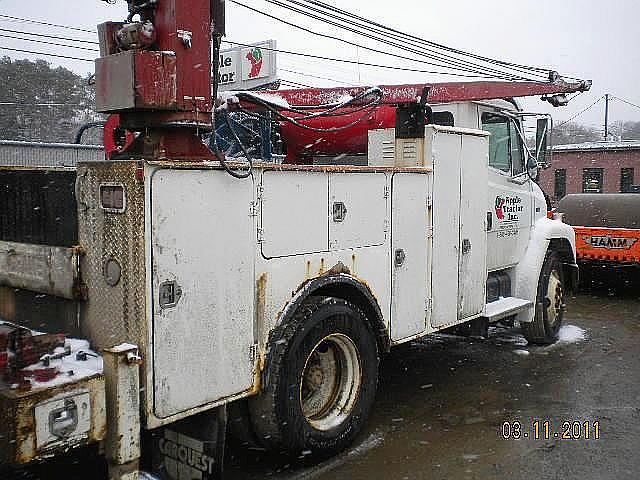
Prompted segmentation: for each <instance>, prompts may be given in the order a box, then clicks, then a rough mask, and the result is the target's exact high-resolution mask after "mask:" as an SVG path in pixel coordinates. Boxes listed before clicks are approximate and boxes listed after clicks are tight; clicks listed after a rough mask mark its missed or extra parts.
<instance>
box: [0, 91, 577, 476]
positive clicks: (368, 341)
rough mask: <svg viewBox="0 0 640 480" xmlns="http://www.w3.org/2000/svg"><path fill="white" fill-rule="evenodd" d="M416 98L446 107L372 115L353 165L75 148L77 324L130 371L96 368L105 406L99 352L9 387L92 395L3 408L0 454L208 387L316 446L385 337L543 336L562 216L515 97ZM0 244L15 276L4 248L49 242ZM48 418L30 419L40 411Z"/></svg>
mask: <svg viewBox="0 0 640 480" xmlns="http://www.w3.org/2000/svg"><path fill="white" fill-rule="evenodd" d="M433 109H434V111H436V112H438V111H440V112H449V113H450V114H451V115H452V116H453V119H454V126H453V127H451V126H438V125H427V126H425V127H423V128H422V132H423V133H422V134H421V135H420V136H419V137H414V138H396V132H395V129H385V130H372V131H371V132H370V135H369V157H368V164H367V165H365V166H351V165H338V166H336V165H331V166H323V165H282V164H256V165H254V170H253V175H252V176H251V177H249V178H247V179H237V178H234V177H232V176H231V175H229V174H227V172H226V171H225V170H224V169H223V168H222V167H221V166H220V165H219V164H218V163H202V162H198V163H195V162H193V163H190V162H171V161H100V162H87V163H80V164H79V166H78V168H77V179H76V189H75V192H76V196H77V204H78V228H79V238H78V244H79V245H80V248H76V249H69V252H70V254H69V256H68V257H65V258H67V259H68V261H69V262H71V263H74V262H78V268H79V270H78V271H79V272H80V278H81V281H82V283H83V289H84V290H85V298H86V300H85V301H83V302H81V303H80V309H79V311H78V320H79V327H80V331H81V332H82V335H83V337H84V338H87V339H89V340H90V342H91V347H92V349H93V350H94V351H101V350H102V349H108V350H107V351H108V352H109V353H107V356H110V355H117V353H118V352H126V353H129V354H131V353H132V352H134V353H135V356H133V357H132V358H133V359H134V360H137V359H138V358H141V359H142V363H141V365H140V367H138V363H137V361H135V362H134V363H133V367H131V366H129V364H128V363H127V364H126V365H127V367H126V368H125V367H113V368H114V370H115V371H119V370H122V369H123V368H124V370H125V371H126V374H123V373H122V372H120V373H119V374H115V373H114V376H115V378H116V379H117V378H119V377H121V376H124V378H126V379H127V380H126V381H123V380H120V383H119V384H118V388H120V389H121V388H129V389H130V390H129V391H128V393H127V391H126V390H125V391H119V390H118V389H116V387H115V386H114V387H113V388H114V389H116V390H117V392H116V393H117V396H118V399H117V401H116V400H114V402H115V404H120V403H123V404H124V406H121V408H124V409H125V411H120V410H118V412H119V413H118V418H113V417H112V416H113V415H115V414H114V413H111V414H110V415H108V409H107V410H106V412H105V407H104V403H105V400H104V398H103V396H104V391H103V389H104V378H103V377H104V374H103V373H102V372H95V375H94V377H92V378H90V380H91V381H87V380H86V379H85V380H82V381H80V382H79V383H77V384H76V382H75V380H74V377H68V378H67V379H66V380H64V381H63V382H62V385H57V386H54V387H50V388H45V389H42V390H39V389H38V387H37V386H36V387H34V388H33V389H32V390H31V391H29V392H27V393H21V394H20V395H22V397H24V399H29V401H31V400H30V399H31V398H32V397H33V396H34V395H35V393H37V396H36V398H37V402H35V403H34V402H31V403H29V408H33V409H35V411H36V412H37V411H38V409H41V408H42V405H45V406H47V405H48V406H49V408H50V410H51V411H54V410H55V411H56V412H58V410H59V409H60V408H61V405H62V408H63V410H64V405H67V406H68V407H69V411H68V412H66V413H65V415H67V414H68V415H70V416H72V417H73V416H74V415H76V416H77V415H78V410H77V408H76V404H75V403H74V401H73V400H74V399H76V400H77V399H80V398H81V399H86V398H89V396H90V397H91V398H92V399H93V400H92V401H91V402H89V406H88V408H89V409H91V410H92V411H91V413H90V414H89V415H88V417H87V418H86V419H85V420H84V421H79V420H76V421H74V422H73V424H74V425H75V426H76V429H78V431H71V432H68V433H65V434H64V435H62V436H59V437H57V436H55V435H54V436H51V435H49V437H47V439H48V441H46V442H44V443H42V444H40V443H39V442H37V441H36V438H34V436H33V435H26V436H25V435H24V432H23V431H21V430H17V431H14V432H12V431H7V429H12V428H13V427H14V426H15V425H17V424H15V423H13V422H3V425H2V427H1V428H2V429H3V430H5V431H4V432H3V437H2V438H4V439H9V438H12V439H14V440H16V441H17V442H18V443H17V444H14V445H12V446H9V445H7V450H5V452H11V451H14V449H15V451H16V457H14V458H7V459H6V460H13V461H16V460H21V459H22V458H24V459H25V460H31V459H32V458H40V457H41V456H42V453H44V452H51V451H55V450H56V449H57V448H62V449H65V448H66V447H67V446H68V445H69V440H70V439H71V440H73V442H76V441H77V442H79V443H83V442H84V441H87V440H96V441H97V440H100V441H102V440H104V439H105V424H106V423H107V418H111V420H112V421H113V422H116V421H122V422H128V423H126V425H124V426H122V427H121V428H125V429H126V430H127V431H132V432H134V433H132V435H133V436H134V437H136V438H137V436H138V434H136V433H135V432H136V431H137V428H138V427H136V425H139V424H140V423H141V424H142V426H143V427H144V429H148V430H154V429H157V428H158V427H163V426H166V425H171V424H175V422H178V423H179V421H180V420H182V419H189V418H192V417H193V416H194V415H195V414H198V413H200V412H207V411H211V409H212V408H213V407H217V406H220V405H228V404H231V405H233V409H232V411H233V414H234V415H235V416H236V417H244V418H239V420H241V421H240V422H239V423H241V424H242V426H243V428H244V429H245V432H252V433H253V435H252V439H253V440H254V441H256V442H258V443H259V444H261V445H263V446H266V447H272V448H277V449H284V450H287V451H289V452H291V453H300V452H302V451H307V450H309V451H311V452H313V453H314V454H317V455H318V456H324V455H327V454H330V453H334V452H336V451H339V450H341V449H343V448H344V447H345V446H347V445H348V444H349V443H350V442H351V441H352V440H353V439H354V437H355V436H356V435H357V433H358V432H359V430H360V428H361V427H362V425H363V423H364V422H365V420H366V418H367V416H368V413H369V411H370V410H371V407H372V404H373V400H374V395H375V391H376V383H377V374H378V364H379V360H380V356H381V355H382V354H383V353H384V352H386V351H387V350H388V349H389V348H390V347H392V346H394V345H398V344H401V343H404V342H408V341H412V340H415V339H418V338H420V337H423V336H425V335H428V334H430V333H433V332H437V331H440V330H443V329H447V328H449V327H453V326H456V325H460V324H464V323H468V322H495V321H497V320H501V319H504V318H506V317H514V316H516V318H517V320H518V321H519V323H520V325H521V326H522V329H523V332H524V334H525V336H526V337H527V339H528V340H529V341H531V342H534V343H550V342H553V341H554V339H555V338H556V335H557V332H558V329H559V326H560V323H561V321H562V312H563V308H564V301H565V292H566V289H567V288H569V287H571V285H572V284H573V283H574V282H575V272H576V265H575V247H574V234H573V230H572V229H571V227H569V226H568V225H565V224H563V223H562V222H561V221H560V220H555V219H550V218H547V207H546V203H545V198H544V196H543V193H542V191H541V190H540V188H539V187H538V186H537V184H536V183H535V182H534V181H533V179H532V178H535V175H536V169H537V163H536V162H535V161H534V162H532V161H531V159H532V158H533V157H532V155H533V154H532V153H531V152H529V151H528V149H527V147H526V146H525V142H524V140H523V138H522V134H521V132H522V127H521V126H520V120H519V112H518V111H517V110H516V109H515V107H514V105H513V104H512V103H510V102H506V101H499V100H498V101H492V102H488V103H487V102H485V103H481V102H477V103H475V102H465V103H451V104H438V105H434V106H433ZM2 244H3V247H4V250H3V252H2V253H0V255H2V256H3V257H4V259H3V260H5V262H4V263H2V262H0V272H1V273H0V275H2V277H1V278H2V279H3V283H5V284H9V285H12V284H13V285H14V286H17V287H22V288H25V287H27V288H28V286H29V284H28V278H27V277H29V276H31V277H37V276H38V275H41V274H42V273H43V272H39V271H37V269H36V270H35V271H29V269H28V265H29V262H26V261H18V260H17V258H18V257H20V256H21V255H22V256H24V258H26V259H28V258H31V259H33V258H35V257H34V256H37V255H50V253H49V252H50V250H51V249H52V247H46V246H43V247H41V249H40V250H42V249H45V250H47V253H44V252H40V250H38V249H37V248H36V247H35V246H25V245H21V244H19V243H12V242H2ZM27 247H30V248H27ZM72 250H73V251H72ZM35 263H36V262H32V264H35ZM10 264H15V265H21V266H22V268H23V270H22V275H21V278H20V279H18V277H19V276H20V275H19V273H18V272H15V271H14V272H9V271H8V270H9V269H10V268H9V266H10ZM41 264H42V263H40V264H39V265H41ZM44 264H46V262H44ZM71 270H72V272H75V271H74V270H73V269H71ZM11 273H13V277H12V276H11ZM72 283H73V282H71V283H70V285H71V284H72ZM33 285H35V284H33ZM40 289H42V287H40ZM43 291H45V292H46V291H47V289H46V285H45V288H44V290H43ZM47 293H52V292H47ZM9 296H10V292H5V297H4V298H5V301H6V302H8V301H9ZM122 344H130V345H129V346H126V345H125V346H124V347H122V346H121V347H119V348H117V349H116V350H115V352H116V353H114V351H113V348H111V347H114V346H117V345H122ZM130 357H131V355H130ZM116 358H117V357H116ZM138 372H139V382H140V386H141V388H140V396H139V398H138V395H137V392H138V387H137V385H138V379H137V378H138ZM132 378H133V379H132ZM112 381H113V382H115V381H116V380H115V379H112ZM126 382H129V383H128V384H127V383H126ZM2 395H5V396H9V397H11V396H12V395H15V391H14V390H12V389H11V388H8V389H7V390H5V391H3V392H2ZM128 395H132V396H134V397H135V398H131V397H129V396H128ZM245 398H246V399H248V400H242V399H245ZM54 399H55V400H54ZM67 399H71V400H72V401H70V402H69V401H67ZM134 400H135V401H134ZM138 400H139V403H138ZM65 402H66V403H65ZM138 408H139V409H140V413H141V414H140V416H138ZM23 414H24V415H33V413H32V412H31V411H30V410H25V411H24V412H23ZM57 415H58V416H60V415H61V414H60V412H58V413H57ZM63 417H64V415H63ZM50 418H51V415H50V412H49V411H46V412H43V413H40V414H37V415H36V417H35V424H34V425H31V427H32V428H35V430H36V431H40V430H42V429H45V430H46V429H47V428H52V425H53V424H52V422H51V420H50ZM138 419H139V420H138ZM39 422H44V424H43V425H41V424H40V423H39ZM138 422H140V423H138ZM233 423H234V424H236V423H238V422H233ZM111 428H113V429H115V428H117V427H115V426H114V427H111ZM235 429H236V430H237V426H236V427H235ZM97 430H100V431H97ZM163 435H169V437H167V438H173V437H171V435H172V434H167V433H166V432H165V433H164V434H163ZM194 436H195V437H196V438H197V435H196V434H194ZM161 440H162V442H161V443H162V445H166V444H167V442H168V440H166V439H165V438H164V437H163V438H162V439H161ZM1 441H2V440H0V442H1ZM176 441H177V440H176ZM129 448H133V450H134V451H135V450H137V447H135V448H134V447H129ZM161 449H162V447H161ZM163 451H164V453H165V455H166V456H167V458H170V457H171V449H170V448H164V449H163ZM18 452H22V453H21V455H23V456H22V457H21V456H20V455H18ZM25 452H28V453H27V454H25ZM136 455H137V454H133V457H132V458H136ZM173 460H175V461H176V462H179V461H180V460H179V459H177V457H176V458H174V459H173ZM183 460H184V459H183ZM187 463H190V462H187ZM191 464H192V467H193V468H196V466H194V465H193V462H191ZM198 466H200V467H203V468H204V467H205V466H206V467H207V468H208V467H209V466H210V464H208V463H207V462H204V461H203V462H202V463H200V464H198Z"/></svg>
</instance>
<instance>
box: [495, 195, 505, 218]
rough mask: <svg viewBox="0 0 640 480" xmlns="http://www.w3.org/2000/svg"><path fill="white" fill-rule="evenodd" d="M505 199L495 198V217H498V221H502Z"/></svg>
mask: <svg viewBox="0 0 640 480" xmlns="http://www.w3.org/2000/svg"><path fill="white" fill-rule="evenodd" d="M505 202H506V201H505V199H504V198H502V197H496V216H497V217H498V220H504V210H503V208H504V204H505Z"/></svg>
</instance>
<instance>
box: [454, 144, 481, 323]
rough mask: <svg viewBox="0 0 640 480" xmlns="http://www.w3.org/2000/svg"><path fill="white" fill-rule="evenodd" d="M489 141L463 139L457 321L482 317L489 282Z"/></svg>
mask: <svg viewBox="0 0 640 480" xmlns="http://www.w3.org/2000/svg"><path fill="white" fill-rule="evenodd" d="M488 150H489V147H488V138H487V137H481V136H471V135H464V136H463V137H462V164H461V166H460V248H459V252H460V255H459V270H458V278H459V282H458V317H459V319H460V320H462V319H465V318H468V317H472V316H474V315H478V314H480V313H482V310H483V309H484V304H485V301H486V297H485V291H486V281H487V232H486V221H487V220H486V219H487V215H486V208H485V205H486V204H485V203H484V202H485V198H487V189H488V187H487V161H488V156H487V152H488Z"/></svg>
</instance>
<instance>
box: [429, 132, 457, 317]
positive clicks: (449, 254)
mask: <svg viewBox="0 0 640 480" xmlns="http://www.w3.org/2000/svg"><path fill="white" fill-rule="evenodd" d="M434 142H437V144H436V145H434V147H433V150H434V152H435V153H434V155H433V275H432V277H433V309H432V312H431V325H432V326H433V327H434V328H442V327H444V326H445V325H453V324H455V323H456V322H457V320H458V308H457V305H458V267H459V265H458V260H459V256H458V255H459V251H460V195H461V191H460V163H461V159H462V137H461V136H460V135H457V134H453V133H452V134H448V133H438V134H437V135H436V136H435V137H434Z"/></svg>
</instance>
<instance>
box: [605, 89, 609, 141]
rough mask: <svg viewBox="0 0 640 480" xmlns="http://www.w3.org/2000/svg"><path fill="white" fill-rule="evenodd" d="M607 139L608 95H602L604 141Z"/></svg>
mask: <svg viewBox="0 0 640 480" xmlns="http://www.w3.org/2000/svg"><path fill="white" fill-rule="evenodd" d="M608 137H609V94H608V93H606V94H605V95H604V141H605V142H606V141H607V138H608Z"/></svg>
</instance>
